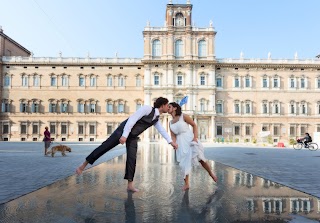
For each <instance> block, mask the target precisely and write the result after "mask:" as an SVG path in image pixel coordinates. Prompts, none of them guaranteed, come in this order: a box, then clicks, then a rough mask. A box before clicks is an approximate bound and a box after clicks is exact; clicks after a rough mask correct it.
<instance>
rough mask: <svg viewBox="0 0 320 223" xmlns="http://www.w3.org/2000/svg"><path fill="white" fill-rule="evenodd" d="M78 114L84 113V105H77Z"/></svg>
mask: <svg viewBox="0 0 320 223" xmlns="http://www.w3.org/2000/svg"><path fill="white" fill-rule="evenodd" d="M78 112H79V113H84V104H80V103H79V104H78Z"/></svg>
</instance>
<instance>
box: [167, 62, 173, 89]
mask: <svg viewBox="0 0 320 223" xmlns="http://www.w3.org/2000/svg"><path fill="white" fill-rule="evenodd" d="M167 69H168V72H167V74H168V76H167V77H168V82H167V84H168V87H173V85H174V82H173V76H174V72H173V70H174V67H173V65H172V64H168V68H167Z"/></svg>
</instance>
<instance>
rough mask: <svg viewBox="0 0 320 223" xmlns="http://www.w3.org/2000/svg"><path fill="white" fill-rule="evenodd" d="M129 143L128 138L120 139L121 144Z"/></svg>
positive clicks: (122, 137)
mask: <svg viewBox="0 0 320 223" xmlns="http://www.w3.org/2000/svg"><path fill="white" fill-rule="evenodd" d="M126 141H127V138H126V137H124V136H121V138H120V139H119V142H120V143H121V144H122V145H123V144H124V143H125V142H126Z"/></svg>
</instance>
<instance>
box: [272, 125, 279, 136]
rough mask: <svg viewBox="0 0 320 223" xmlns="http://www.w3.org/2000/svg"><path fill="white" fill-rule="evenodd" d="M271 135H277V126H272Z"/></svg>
mask: <svg viewBox="0 0 320 223" xmlns="http://www.w3.org/2000/svg"><path fill="white" fill-rule="evenodd" d="M273 135H275V136H277V135H279V126H274V127H273Z"/></svg>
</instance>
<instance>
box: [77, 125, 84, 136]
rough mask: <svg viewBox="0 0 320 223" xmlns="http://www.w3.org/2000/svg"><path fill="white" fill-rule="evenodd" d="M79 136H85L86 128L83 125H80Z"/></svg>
mask: <svg viewBox="0 0 320 223" xmlns="http://www.w3.org/2000/svg"><path fill="white" fill-rule="evenodd" d="M78 134H79V135H83V134H84V126H83V124H79V125H78Z"/></svg>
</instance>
